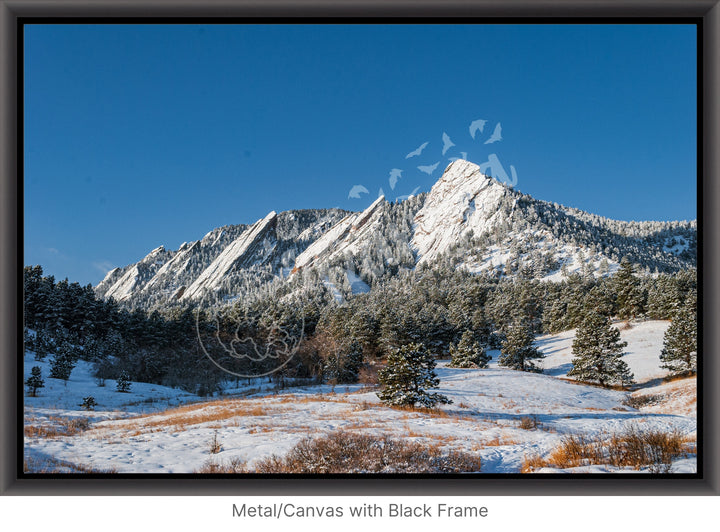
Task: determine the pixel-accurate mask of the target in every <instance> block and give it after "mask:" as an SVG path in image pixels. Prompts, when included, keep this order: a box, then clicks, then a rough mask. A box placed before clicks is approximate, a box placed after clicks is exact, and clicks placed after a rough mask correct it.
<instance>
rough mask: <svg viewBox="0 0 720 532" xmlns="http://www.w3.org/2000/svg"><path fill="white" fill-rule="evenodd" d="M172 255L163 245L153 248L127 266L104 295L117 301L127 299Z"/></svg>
mask: <svg viewBox="0 0 720 532" xmlns="http://www.w3.org/2000/svg"><path fill="white" fill-rule="evenodd" d="M172 256H173V252H168V251H167V250H166V249H165V248H164V247H163V246H160V247H157V248H155V249H153V250H152V251H151V252H150V253H149V254H148V255H147V256H146V257H145V258H144V259H143V260H141V261H140V262H138V263H137V264H135V265H134V266H132V267H131V268H129V269H128V270H127V271H126V272H125V273H124V274H123V275H122V277H120V278H119V279H118V280H117V281H116V282H115V283H114V284H113V285H112V286H111V287H110V288H109V289H108V290H107V292H105V297H106V298H110V297H112V298H115V299H116V300H117V301H124V300H126V299H128V298H129V297H130V296H131V295H132V294H133V292H134V291H135V290H137V289H138V288H139V287H141V286H142V284H143V283H144V281H146V280H147V279H149V278H152V277H153V276H154V275H155V273H156V272H157V271H158V270H159V269H160V268H161V267H162V266H163V265H164V264H165V263H166V261H167V260H169V259H170V258H171V257H172ZM108 276H109V274H108ZM106 278H107V277H106Z"/></svg>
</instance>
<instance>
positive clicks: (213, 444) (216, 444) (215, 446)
mask: <svg viewBox="0 0 720 532" xmlns="http://www.w3.org/2000/svg"><path fill="white" fill-rule="evenodd" d="M208 450H209V451H210V454H217V453H219V452H220V451H222V444H221V443H220V441H219V440H218V432H217V431H215V433H214V434H213V438H212V440H210V444H209V449H208Z"/></svg>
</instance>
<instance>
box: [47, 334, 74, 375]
mask: <svg viewBox="0 0 720 532" xmlns="http://www.w3.org/2000/svg"><path fill="white" fill-rule="evenodd" d="M74 352H75V349H74V348H73V346H71V345H70V344H69V343H68V342H63V343H62V344H61V345H60V347H59V348H58V350H57V352H56V353H55V356H54V357H53V359H52V360H51V361H50V377H52V378H53V379H61V380H64V381H65V384H66V385H67V381H68V379H69V378H70V374H71V373H72V370H73V368H74V367H75V360H76V359H75V358H74Z"/></svg>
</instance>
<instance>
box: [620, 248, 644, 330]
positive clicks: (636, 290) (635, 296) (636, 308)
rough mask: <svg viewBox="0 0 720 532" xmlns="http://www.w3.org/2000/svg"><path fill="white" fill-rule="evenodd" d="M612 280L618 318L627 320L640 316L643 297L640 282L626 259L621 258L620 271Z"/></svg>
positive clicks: (633, 267)
mask: <svg viewBox="0 0 720 532" xmlns="http://www.w3.org/2000/svg"><path fill="white" fill-rule="evenodd" d="M613 280H614V285H615V292H616V294H617V300H616V302H617V312H618V316H619V317H620V318H623V319H627V318H635V317H637V316H639V315H640V314H642V313H643V310H644V306H645V301H644V300H645V296H644V294H643V291H642V290H641V288H640V280H639V279H638V278H637V276H636V275H635V266H634V265H633V264H632V263H631V262H630V260H629V259H628V258H627V257H623V258H622V260H621V261H620V269H619V270H618V272H617V273H616V274H615V277H614V279H613Z"/></svg>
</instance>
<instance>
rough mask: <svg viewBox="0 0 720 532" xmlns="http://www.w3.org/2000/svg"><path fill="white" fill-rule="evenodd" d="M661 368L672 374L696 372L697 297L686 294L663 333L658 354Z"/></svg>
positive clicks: (692, 294) (692, 293)
mask: <svg viewBox="0 0 720 532" xmlns="http://www.w3.org/2000/svg"><path fill="white" fill-rule="evenodd" d="M660 360H661V361H662V365H661V367H663V368H665V369H669V370H670V371H672V372H673V373H678V374H684V373H690V374H692V373H695V372H697V295H696V294H695V293H694V292H691V293H690V294H688V297H687V299H686V300H685V303H684V304H683V306H682V307H680V308H679V309H678V310H677V311H676V312H675V314H674V316H673V319H672V323H671V324H670V327H668V329H667V331H665V337H664V338H663V349H662V351H661V353H660Z"/></svg>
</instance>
